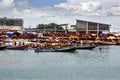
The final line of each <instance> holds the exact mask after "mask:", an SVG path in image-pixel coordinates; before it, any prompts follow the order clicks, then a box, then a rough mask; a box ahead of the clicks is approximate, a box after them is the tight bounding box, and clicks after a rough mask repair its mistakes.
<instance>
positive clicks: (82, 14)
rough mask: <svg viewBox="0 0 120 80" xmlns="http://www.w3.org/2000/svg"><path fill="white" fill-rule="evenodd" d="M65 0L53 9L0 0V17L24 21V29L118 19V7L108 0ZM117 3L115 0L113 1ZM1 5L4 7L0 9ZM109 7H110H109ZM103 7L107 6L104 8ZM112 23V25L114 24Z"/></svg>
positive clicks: (119, 14) (27, 2)
mask: <svg viewBox="0 0 120 80" xmlns="http://www.w3.org/2000/svg"><path fill="white" fill-rule="evenodd" d="M107 1H108V0H104V1H103V0H92V2H90V1H89V2H88V0H67V1H66V2H64V3H59V4H56V5H54V6H53V7H49V6H48V7H40V8H39V7H35V6H32V5H31V3H29V1H28V0H25V1H24V0H21V1H20V0H16V2H15V0H2V1H0V10H1V12H0V16H2V17H3V16H6V17H15V18H17V17H18V18H22V19H24V27H28V26H30V25H31V26H33V27H36V25H37V24H39V23H51V22H55V23H58V24H61V23H69V24H75V20H76V19H83V20H89V21H95V22H97V21H98V22H104V21H106V22H105V23H113V21H112V19H113V18H114V20H115V19H117V18H119V17H120V7H119V6H114V5H113V4H112V3H111V2H113V1H112V0H109V1H108V3H110V4H107V5H106V4H105V3H106V2H107ZM115 1H117V0H115ZM116 4H117V3H116ZM1 5H4V6H2V7H1ZM110 5H111V6H110ZM105 6H109V7H107V8H105ZM114 23H115V26H117V25H118V26H119V25H120V24H119V20H115V22H114ZM114 23H113V24H114Z"/></svg>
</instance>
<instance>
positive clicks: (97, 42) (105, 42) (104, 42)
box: [94, 41, 116, 45]
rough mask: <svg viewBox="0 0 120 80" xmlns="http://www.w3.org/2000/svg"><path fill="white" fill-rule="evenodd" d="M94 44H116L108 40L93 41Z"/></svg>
mask: <svg viewBox="0 0 120 80" xmlns="http://www.w3.org/2000/svg"><path fill="white" fill-rule="evenodd" d="M94 44H96V45H116V43H113V42H108V41H95V42H94Z"/></svg>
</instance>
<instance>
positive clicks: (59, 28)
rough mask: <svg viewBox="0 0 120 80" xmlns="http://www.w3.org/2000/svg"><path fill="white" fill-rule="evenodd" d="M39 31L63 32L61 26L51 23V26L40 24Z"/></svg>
mask: <svg viewBox="0 0 120 80" xmlns="http://www.w3.org/2000/svg"><path fill="white" fill-rule="evenodd" d="M37 28H38V29H58V30H63V28H62V27H61V26H59V25H58V24H56V23H49V24H38V25H37Z"/></svg>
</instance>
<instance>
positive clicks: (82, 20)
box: [76, 19, 111, 26]
mask: <svg viewBox="0 0 120 80" xmlns="http://www.w3.org/2000/svg"><path fill="white" fill-rule="evenodd" d="M76 21H83V22H90V23H97V24H103V25H108V26H111V24H106V23H100V22H93V21H86V20H79V19H76Z"/></svg>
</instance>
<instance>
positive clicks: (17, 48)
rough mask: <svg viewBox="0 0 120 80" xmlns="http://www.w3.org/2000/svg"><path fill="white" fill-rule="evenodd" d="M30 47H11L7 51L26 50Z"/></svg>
mask: <svg viewBox="0 0 120 80" xmlns="http://www.w3.org/2000/svg"><path fill="white" fill-rule="evenodd" d="M28 47H29V45H18V46H9V47H7V49H9V50H25V49H27V48H28Z"/></svg>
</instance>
